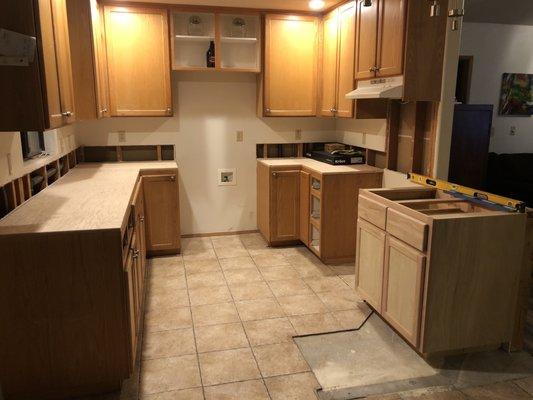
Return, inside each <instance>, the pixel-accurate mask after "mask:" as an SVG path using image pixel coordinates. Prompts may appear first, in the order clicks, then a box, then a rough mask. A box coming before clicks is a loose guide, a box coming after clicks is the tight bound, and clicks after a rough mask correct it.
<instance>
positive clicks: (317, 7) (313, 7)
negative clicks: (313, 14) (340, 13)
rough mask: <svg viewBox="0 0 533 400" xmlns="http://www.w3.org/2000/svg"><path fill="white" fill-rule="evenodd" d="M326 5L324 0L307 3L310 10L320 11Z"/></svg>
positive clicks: (312, 0) (313, 0)
mask: <svg viewBox="0 0 533 400" xmlns="http://www.w3.org/2000/svg"><path fill="white" fill-rule="evenodd" d="M325 5H326V2H325V1H324V0H311V1H310V2H309V8H310V9H311V10H322V9H323V8H324V7H325Z"/></svg>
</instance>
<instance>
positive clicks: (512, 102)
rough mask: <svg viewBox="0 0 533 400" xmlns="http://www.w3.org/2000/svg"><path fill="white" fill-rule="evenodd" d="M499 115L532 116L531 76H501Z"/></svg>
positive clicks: (532, 81)
mask: <svg viewBox="0 0 533 400" xmlns="http://www.w3.org/2000/svg"><path fill="white" fill-rule="evenodd" d="M500 115H533V74H503V78H502V93H501V95H500Z"/></svg>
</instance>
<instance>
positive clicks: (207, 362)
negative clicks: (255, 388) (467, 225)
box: [198, 349, 261, 386]
mask: <svg viewBox="0 0 533 400" xmlns="http://www.w3.org/2000/svg"><path fill="white" fill-rule="evenodd" d="M198 356H199V359H200V369H201V371H202V379H203V383H204V385H205V386H212V385H218V384H221V383H230V382H239V381H245V380H252V379H258V378H260V377H261V375H260V374H259V370H258V369H257V365H256V363H255V360H254V357H253V355H252V352H251V350H250V349H237V350H225V351H216V352H211V353H202V354H199V355H198ZM236 360H238V362H236Z"/></svg>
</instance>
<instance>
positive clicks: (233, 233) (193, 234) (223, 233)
mask: <svg viewBox="0 0 533 400" xmlns="http://www.w3.org/2000/svg"><path fill="white" fill-rule="evenodd" d="M247 233H259V229H254V230H253V231H232V232H213V233H192V234H189V235H181V237H182V238H184V239H190V238H199V237H212V236H233V235H245V234H247Z"/></svg>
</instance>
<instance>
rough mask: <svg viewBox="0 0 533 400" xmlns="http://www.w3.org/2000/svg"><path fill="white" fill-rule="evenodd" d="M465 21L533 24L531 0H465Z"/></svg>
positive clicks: (532, 4)
mask: <svg viewBox="0 0 533 400" xmlns="http://www.w3.org/2000/svg"><path fill="white" fill-rule="evenodd" d="M465 21H466V22H487V23H493V24H512V25H533V0H466V4H465Z"/></svg>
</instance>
